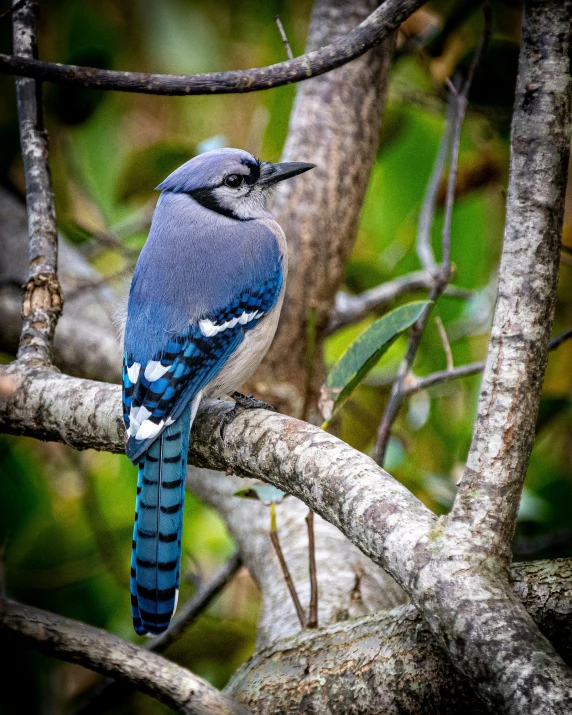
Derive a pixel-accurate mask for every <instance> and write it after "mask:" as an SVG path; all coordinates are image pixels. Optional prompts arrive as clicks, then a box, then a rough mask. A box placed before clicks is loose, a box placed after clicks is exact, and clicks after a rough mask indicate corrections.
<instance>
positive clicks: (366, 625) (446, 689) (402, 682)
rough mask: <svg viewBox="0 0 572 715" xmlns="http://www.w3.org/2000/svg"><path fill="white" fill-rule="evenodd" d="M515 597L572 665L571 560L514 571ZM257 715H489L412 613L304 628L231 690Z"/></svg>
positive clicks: (240, 675)
mask: <svg viewBox="0 0 572 715" xmlns="http://www.w3.org/2000/svg"><path fill="white" fill-rule="evenodd" d="M511 576H512V581H513V588H514V590H515V593H517V594H518V595H519V597H520V598H521V599H522V601H523V603H524V605H525V607H526V609H527V610H528V611H529V613H530V614H531V615H533V617H534V619H535V621H536V623H537V625H538V626H539V627H540V628H542V630H543V631H544V632H545V633H547V634H548V633H550V634H551V639H552V640H553V643H554V645H555V646H556V647H557V649H558V650H559V652H560V654H561V655H562V656H563V657H564V659H565V660H566V662H567V663H569V664H570V663H572V618H571V616H572V600H571V597H572V561H571V560H570V559H562V560H559V561H552V562H550V561H540V562H536V563H531V564H517V565H516V566H514V567H513V569H512V573H511ZM226 692H227V694H228V695H230V697H232V698H235V699H236V700H238V702H241V703H243V704H244V705H246V706H247V707H248V709H249V711H250V712H252V713H266V712H268V710H269V707H270V704H271V706H272V709H273V710H274V711H276V712H280V713H300V712H305V713H320V715H324V714H326V713H344V715H349V714H352V715H353V714H355V715H357V714H358V713H360V714H365V713H367V714H368V715H373V714H374V713H383V715H401V714H402V713H415V715H434V714H435V713H439V715H457V713H459V712H461V710H462V712H463V713H464V715H485V713H488V712H490V711H489V710H488V709H487V708H486V706H485V705H484V704H483V702H482V701H481V700H480V698H478V697H477V695H476V694H475V692H474V690H473V689H472V688H471V687H470V685H469V684H468V682H467V679H466V678H465V677H464V676H463V675H461V673H459V671H458V670H456V669H455V668H454V667H453V665H452V664H451V661H450V660H449V658H447V656H446V654H445V652H444V650H443V649H442V648H441V647H440V646H439V645H438V643H437V642H436V640H435V638H434V637H433V635H432V634H431V632H430V631H429V629H428V628H427V626H426V625H425V624H424V623H423V620H422V619H421V617H420V616H419V613H418V612H417V611H416V609H415V608H414V607H413V606H410V605H409V606H400V607H399V608H395V609H393V610H392V611H389V612H386V613H379V614H376V615H374V616H368V617H366V618H360V619H357V620H352V621H349V622H345V623H338V624H332V625H330V626H328V627H326V628H323V629H321V630H319V631H305V632H303V633H300V634H298V635H296V636H294V637H291V638H288V639H283V640H280V641H278V642H276V643H274V644H273V645H272V646H271V647H269V648H266V649H264V650H262V651H259V652H257V653H256V654H255V655H254V656H252V658H250V660H249V661H248V662H247V663H245V664H244V665H243V666H242V667H241V668H240V669H239V670H238V671H237V673H236V674H235V675H234V677H233V678H232V680H231V682H230V683H229V685H228V686H227V688H226Z"/></svg>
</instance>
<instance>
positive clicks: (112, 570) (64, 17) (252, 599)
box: [0, 0, 572, 715]
mask: <svg viewBox="0 0 572 715" xmlns="http://www.w3.org/2000/svg"><path fill="white" fill-rule="evenodd" d="M8 6H9V5H8V3H7V2H6V1H5V0H4V1H3V3H1V4H0V11H4V10H5V9H8ZM310 11H311V2H310V1H309V0H291V1H290V2H279V1H277V0H266V1H265V2H256V1H255V0H243V2H240V3H238V2H213V0H209V1H208V2H207V1H206V0H204V1H196V0H162V2H160V3H157V2H153V1H152V0H123V1H122V2H121V3H117V2H112V1H111V0H85V1H84V2H81V3H78V2H75V1H74V0H44V1H43V2H42V3H41V19H40V54H41V58H42V59H46V60H51V61H59V62H65V63H70V64H79V65H88V66H94V67H101V68H110V69H111V68H113V69H123V70H134V71H135V70H140V71H155V72H171V73H186V72H188V73H197V72H209V71H215V70H225V69H239V68H248V67H254V66H262V65H267V64H271V63H274V62H278V61H281V60H282V59H285V50H284V46H283V44H282V41H281V38H280V34H279V32H278V29H277V26H276V24H275V16H276V15H280V17H281V19H282V21H283V24H284V27H285V29H286V32H287V34H288V38H289V40H290V43H291V45H292V49H293V51H294V54H295V55H297V54H301V53H302V52H303V49H304V44H305V37H306V30H307V25H308V19H309V15H310ZM493 14H494V22H493V30H494V33H493V39H492V42H491V45H490V47H489V50H488V53H487V55H486V57H485V58H484V61H483V62H482V64H481V67H480V69H479V71H478V73H477V76H476V78H475V82H474V84H473V88H472V92H471V95H470V100H471V105H470V109H469V112H468V115H467V119H466V122H465V125H464V129H463V135H462V143H461V155H460V164H459V178H458V186H457V198H456V204H455V211H454V216H453V228H452V258H453V262H454V264H455V268H456V275H455V278H454V285H455V286H458V287H460V288H463V289H465V291H466V293H465V294H463V297H448V296H445V297H443V298H442V299H441V300H440V301H439V304H438V306H437V309H436V314H438V315H439V316H440V318H441V319H442V321H443V323H444V325H445V328H446V331H447V334H448V336H449V340H450V343H451V347H452V352H453V357H454V362H455V365H461V364H464V363H467V362H472V361H474V360H480V359H482V358H483V357H484V356H485V354H486V346H487V339H488V330H489V327H490V321H491V315H492V309H493V307H494V299H495V279H496V271H497V266H498V260H499V255H500V248H501V240H502V231H503V221H504V206H505V188H506V185H507V177H508V160H509V144H508V141H509V129H510V113H511V108H512V103H513V98H514V84H515V77H516V67H517V59H518V43H519V35H520V5H519V3H518V2H513V1H510V2H509V1H508V0H507V1H506V2H501V1H500V0H498V1H497V2H493ZM481 30H482V15H481V11H480V4H479V3H478V2H474V1H473V0H454V1H453V0H447V1H445V0H443V1H437V0H436V1H435V2H430V3H428V5H427V6H425V8H423V10H421V11H419V12H418V13H416V14H415V15H414V16H413V17H412V18H411V19H410V20H409V21H408V23H407V24H406V27H405V28H404V31H403V32H402V33H401V35H400V38H399V46H398V50H397V53H396V56H395V60H394V64H393V69H392V74H391V82H390V89H389V96H388V102H387V108H386V113H385V117H384V121H383V128H382V132H381V136H380V145H379V152H378V155H377V159H376V163H375V167H374V170H373V174H372V178H371V184H370V188H369V192H368V196H367V199H366V202H365V205H364V208H363V214H362V219H361V225H360V229H359V235H358V239H357V242H356V245H355V248H354V250H353V253H352V256H351V259H350V261H349V264H348V267H347V273H346V279H345V290H347V291H348V292H352V293H358V292H360V291H362V290H365V289H367V288H371V287H373V286H376V285H378V284H380V283H383V282H385V281H388V280H390V279H392V278H394V277H396V276H399V275H403V274H406V273H408V272H410V271H413V270H418V269H419V262H418V258H417V255H416V252H415V238H416V229H417V221H418V215H419V209H420V205H421V202H422V199H423V194H424V190H425V187H426V184H427V180H428V177H429V174H430V172H431V168H432V163H433V160H434V157H435V154H436V151H437V147H438V144H439V140H440V138H441V134H442V131H443V126H444V115H445V109H446V108H445V102H444V93H443V81H444V80H445V78H447V77H449V76H451V75H452V74H453V73H454V71H455V68H457V67H459V66H463V65H466V64H467V63H468V61H469V60H470V57H471V55H472V52H473V51H474V48H475V46H476V44H477V42H478V39H479V37H480V33H481ZM421 48H422V49H421ZM0 51H1V52H5V53H10V52H11V22H10V19H9V18H7V19H4V20H3V21H2V22H1V23H0ZM294 95H295V88H294V87H283V88H278V89H274V90H271V91H267V92H259V93H254V94H245V95H226V96H225V95H219V96H213V97H190V98H188V97H180V98H179V97H154V96H143V95H136V94H121V93H111V92H96V91H88V90H84V89H82V88H78V87H70V86H64V85H60V86H56V85H45V110H46V124H47V127H48V130H49V132H50V143H51V167H52V173H53V181H54V189H55V196H56V209H57V219H58V227H59V230H60V231H61V233H62V235H63V236H65V238H67V240H68V241H69V242H71V243H72V244H74V245H75V246H76V248H77V249H78V250H80V251H81V252H82V253H83V254H84V255H85V257H86V258H87V259H88V260H89V261H90V262H91V263H92V265H93V266H94V267H95V268H96V269H97V270H98V271H99V272H101V274H102V275H103V276H106V277H107V278H108V283H109V286H110V288H111V289H115V288H119V287H120V286H121V285H122V284H123V283H124V282H125V280H126V277H127V276H128V275H129V273H130V271H131V270H132V267H133V264H134V261H135V260H136V257H137V253H138V251H139V249H140V248H141V246H142V245H143V243H144V241H145V237H146V233H147V229H148V225H149V222H150V217H151V214H152V211H153V207H154V204H155V201H156V199H157V194H156V193H155V192H154V190H153V187H154V186H156V185H157V184H158V183H159V182H160V181H161V180H162V179H163V178H164V177H165V176H166V175H167V174H168V173H169V172H170V171H171V170H173V169H174V168H175V167H176V166H178V165H179V164H181V163H182V162H183V161H186V160H187V159H188V158H190V157H191V156H193V155H195V154H196V153H198V152H200V151H204V150H206V149H211V148H216V147H219V146H225V145H228V146H236V147H242V148H244V149H247V150H248V151H250V152H252V153H254V154H255V155H257V156H259V157H261V158H264V159H267V160H270V161H274V160H277V159H278V158H279V156H280V153H281V149H282V145H283V142H284V140H285V137H286V132H287V126H288V118H289V113H290V108H291V105H292V101H293V98H294ZM0 97H1V102H0V184H1V187H2V190H5V191H8V192H10V193H12V194H14V195H16V196H18V197H23V195H24V183H23V172H22V165H21V159H20V150H19V139H18V126H17V116H16V104H15V93H14V87H13V78H11V77H4V76H2V77H0ZM317 140H319V138H317ZM307 160H308V161H311V160H312V157H307ZM571 190H572V187H571ZM569 193H571V195H570V196H569V197H568V201H567V209H566V217H565V229H564V243H565V244H566V245H567V246H568V250H564V251H563V258H562V267H561V278H560V286H559V291H558V304H557V309H556V322H555V328H554V334H557V333H559V332H561V331H562V330H564V329H565V328H567V327H569V326H571V325H572V292H571V287H572V191H571V192H569ZM443 197H444V187H442V190H441V191H440V199H439V202H440V203H439V206H440V209H439V212H438V215H437V220H436V224H435V226H434V231H433V238H434V245H435V250H436V252H437V255H439V243H440V230H441V226H442V204H443ZM411 297H412V296H407V297H405V298H404V299H403V300H404V301H405V300H410V299H411ZM414 297H419V298H420V297H423V296H422V294H421V293H419V294H417V295H416V296H414ZM72 299H73V298H72ZM376 317H378V316H375V315H374V316H371V318H368V319H367V320H365V321H362V322H361V323H360V324H358V325H355V326H352V327H349V328H346V329H343V330H341V331H339V332H337V333H336V334H334V335H333V336H332V337H331V338H329V340H328V343H327V350H326V357H327V361H328V363H333V362H334V361H335V360H336V359H337V358H338V357H339V356H340V355H341V354H342V353H343V351H344V350H345V349H346V348H347V346H348V345H349V344H350V343H351V341H352V340H353V339H355V337H356V336H357V335H359V334H360V332H362V331H363V330H364V328H365V327H366V326H367V325H368V324H369V323H370V322H372V321H373V320H374V319H375V318H376ZM405 344H406V343H405V338H401V339H400V340H398V341H397V342H396V343H395V344H394V345H393V347H392V348H391V350H390V351H389V353H388V354H387V355H386V356H385V357H384V358H383V360H382V361H381V362H380V364H379V365H378V366H376V368H375V369H374V370H373V371H372V372H371V373H370V375H369V376H368V378H367V381H366V383H365V384H363V385H362V386H361V387H360V388H359V389H358V390H357V391H356V392H355V393H354V395H353V397H352V399H351V400H350V401H349V402H348V403H346V405H345V406H344V407H343V408H342V410H341V412H340V414H339V416H338V417H337V418H336V419H335V421H334V423H333V424H332V429H334V430H335V431H336V432H337V433H338V434H339V435H340V436H341V437H342V438H343V439H344V440H346V441H347V442H349V443H350V444H352V445H353V446H355V447H356V448H358V449H360V450H363V451H365V452H370V451H371V449H372V446H373V440H374V435H375V428H376V425H377V423H378V421H379V419H380V416H381V414H382V410H383V405H384V404H385V401H386V399H387V392H388V388H387V378H388V377H389V376H391V375H392V374H394V373H395V370H396V368H397V365H398V363H399V360H400V358H401V356H402V355H403V353H404V349H405ZM2 359H3V360H4V361H5V362H7V361H9V360H11V359H12V356H10V355H3V356H2ZM445 364H446V363H445V354H444V350H443V347H442V344H441V341H440V338H439V333H438V330H437V327H436V324H435V323H434V322H433V321H430V324H429V326H428V329H427V331H426V333H425V335H424V338H423V341H422V344H421V349H420V352H419V355H418V358H417V360H416V363H415V372H416V374H418V375H425V374H429V373H431V372H434V371H436V370H441V369H444V368H445ZM571 364H572V341H569V342H567V343H565V344H563V345H562V346H561V347H560V348H559V349H558V350H557V351H556V352H554V353H552V354H551V356H550V361H549V365H548V372H547V377H546V382H545V387H544V396H543V399H542V404H541V409H540V416H539V420H538V437H537V441H536V445H535V448H534V451H533V455H532V459H531V462H530V469H529V473H528V477H527V481H526V486H525V490H524V494H523V499H522V504H521V509H520V515H519V524H518V531H517V535H516V538H515V545H514V548H515V556H516V558H518V559H531V558H543V557H555V556H565V555H568V556H570V555H572V510H571V509H570V504H571V503H572V439H571V436H572V407H571V399H572V370H571V368H570V365H571ZM479 381H480V380H479V377H478V376H476V377H471V378H466V379H463V380H457V381H454V382H447V383H444V384H442V385H440V386H437V387H435V388H433V389H432V390H430V391H426V392H422V393H419V394H417V395H416V396H415V397H413V398H412V399H410V400H409V402H408V403H407V405H406V406H405V408H404V409H403V410H402V413H401V415H400V417H399V419H398V421H397V423H396V425H395V430H394V437H393V438H392V440H391V443H390V447H389V452H388V456H387V462H386V467H387V469H388V470H389V471H390V472H391V473H392V474H393V475H394V476H395V477H396V478H397V479H399V480H400V481H402V482H403V483H404V484H405V485H406V486H407V487H408V488H409V489H411V490H412V491H413V492H414V493H415V494H417V495H418V496H419V498H420V499H422V500H423V501H424V502H425V503H426V504H427V505H428V506H430V507H431V508H432V509H433V510H435V511H436V512H438V513H445V512H446V511H447V510H448V508H449V506H450V505H451V503H452V499H453V496H454V490H455V482H456V481H457V480H458V478H459V477H460V475H461V473H462V469H463V465H464V459H465V457H466V454H467V451H468V448H469V444H470V439H471V433H472V425H473V420H474V417H475V412H476V405H477V399H478V390H479ZM0 474H1V476H2V478H1V479H0V541H2V542H3V543H4V569H5V579H6V588H7V593H8V595H10V596H11V597H13V598H16V599H18V600H20V601H22V602H24V603H27V604H32V605H35V606H38V607H41V608H44V609H48V610H51V611H54V612H56V613H60V614H63V615H65V616H68V617H71V618H76V619H79V620H82V621H84V622H86V623H89V624H92V625H95V626H98V627H101V628H105V629H108V630H109V631H111V632H112V633H116V634H118V635H120V636H122V637H124V638H127V639H131V640H134V641H135V640H137V638H136V636H135V634H134V633H133V631H132V627H131V616H130V607H129V589H128V573H129V560H130V550H131V529H132V518H133V506H134V495H135V483H136V474H135V470H134V468H133V467H132V466H131V464H130V463H129V462H128V460H127V459H126V458H124V457H122V456H118V455H110V454H100V453H95V452H85V453H77V452H74V451H73V450H70V449H68V448H66V447H65V446H63V445H60V444H42V443H39V442H36V441H34V440H31V439H27V438H18V437H10V436H2V437H0ZM278 509H279V507H278ZM185 511H186V513H185V530H184V545H183V554H184V556H183V573H184V576H185V577H184V579H183V583H182V592H181V600H182V601H185V600H186V599H187V598H189V597H190V596H191V595H192V594H193V593H194V591H195V590H196V588H197V586H198V585H199V584H200V583H204V582H206V581H208V580H209V578H210V577H212V575H213V574H214V573H215V572H216V571H217V569H218V568H219V567H220V565H221V564H222V563H223V562H224V561H225V560H226V559H227V558H228V557H229V556H230V555H231V554H232V553H233V549H234V547H233V544H232V542H231V540H230V538H229V537H228V535H227V534H226V531H225V527H224V525H223V523H222V522H221V521H220V519H219V518H218V517H217V515H216V514H215V513H214V512H213V511H211V510H209V509H208V508H206V507H205V506H203V505H202V504H201V503H200V502H199V501H198V500H197V499H196V498H195V497H193V495H192V494H188V495H187V500H186V505H185ZM318 578H319V574H318ZM258 608H259V598H258V593H257V589H256V586H255V585H254V583H253V582H252V581H251V579H250V578H249V576H248V574H247V573H246V572H245V571H244V570H241V571H240V572H239V574H238V575H237V576H236V577H235V579H234V580H233V582H232V583H231V584H230V585H229V586H228V587H227V588H226V590H225V591H224V593H223V594H222V595H221V596H220V597H218V598H217V599H216V601H215V602H214V603H213V604H212V605H211V607H210V608H209V609H208V611H207V612H206V613H204V614H203V615H202V616H201V617H200V619H199V621H198V622H197V623H196V624H195V625H194V626H193V627H192V628H191V629H190V630H189V631H188V632H187V634H186V635H185V637H184V638H183V639H181V640H180V641H179V642H178V643H177V644H176V645H175V646H174V647H173V648H171V649H170V650H169V651H168V653H167V655H168V657H170V658H172V659H174V660H176V661H177V662H179V663H181V664H183V665H185V666H186V667H188V668H190V669H191V670H192V671H193V672H195V673H197V674H198V675H200V676H202V677H203V678H206V679H207V680H209V681H210V682H211V683H213V684H214V685H215V686H217V687H222V686H224V684H225V683H226V681H227V680H228V678H229V677H230V675H231V674H232V672H233V671H234V670H235V669H236V668H237V667H238V665H240V663H241V662H243V661H244V660H245V659H246V658H247V657H248V656H249V655H250V654H251V653H252V651H253V649H254V642H255V629H256V621H257V613H258ZM1 647H2V651H3V657H2V660H3V663H4V665H3V675H4V677H3V687H2V692H1V693H0V713H6V715H9V714H10V715H11V714H12V713H42V715H43V714H45V715H49V714H51V713H61V712H66V711H67V709H68V708H69V707H70V703H73V702H74V699H76V698H77V697H78V696H79V695H80V694H81V693H82V692H84V691H85V690H86V689H88V688H89V687H91V686H92V685H93V684H94V683H95V682H96V681H97V680H98V676H96V675H94V674H93V673H90V672H88V671H86V670H84V669H82V668H80V667H79V666H75V665H69V664H65V663H61V662H59V661H56V660H52V659H49V658H45V657H43V656H41V655H38V654H36V653H33V652H31V651H28V650H27V649H24V648H21V647H20V646H18V645H17V644H16V643H15V642H10V643H9V644H8V643H5V644H3V645H2V646H1ZM8 649H9V654H8V653H7V650H8ZM23 672H24V673H25V674H26V687H25V688H22V686H21V682H22V680H21V674H22V673H23ZM70 711H71V710H70ZM167 711H168V709H167V708H165V707H164V706H161V705H160V704H158V703H156V702H155V701H153V700H151V699H149V698H146V697H144V696H142V695H139V694H133V695H128V696H126V697H124V698H122V699H120V700H118V701H117V702H116V703H115V704H114V707H113V708H111V707H110V708H108V709H106V710H105V712H117V713H129V712H133V713H143V714H146V713H149V714H150V715H152V714H153V713H160V712H167Z"/></svg>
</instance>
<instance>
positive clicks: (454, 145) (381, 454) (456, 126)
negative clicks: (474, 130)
mask: <svg viewBox="0 0 572 715" xmlns="http://www.w3.org/2000/svg"><path fill="white" fill-rule="evenodd" d="M483 12H484V19H485V25H484V30H483V34H482V36H481V40H480V42H479V45H478V47H477V49H476V51H475V54H474V56H473V59H472V62H471V66H470V68H469V72H468V74H467V77H466V79H465V81H464V83H463V84H462V87H461V89H460V91H459V92H457V93H455V94H453V93H451V94H450V104H449V106H450V111H449V112H448V113H447V115H448V123H450V126H451V130H450V131H451V161H450V169H449V177H448V181H447V194H446V199H445V217H444V221H443V231H442V236H441V243H442V254H443V255H442V259H441V261H442V262H441V266H440V270H439V273H438V274H437V276H436V277H435V283H434V285H433V287H432V289H431V292H430V294H429V299H430V300H431V301H432V303H431V304H430V305H428V306H427V308H426V309H425V310H424V311H423V313H422V315H421V316H420V318H419V319H418V320H417V322H416V323H415V325H413V327H412V328H411V334H410V337H409V345H408V348H407V353H406V355H405V359H404V360H403V362H402V363H401V366H400V368H399V373H398V376H397V379H396V381H395V383H394V384H393V386H392V389H391V393H390V395H389V401H388V403H387V406H386V408H385V412H384V414H383V417H382V420H381V422H380V425H379V428H378V432H377V439H376V444H375V448H374V458H375V460H376V461H377V463H378V464H383V461H384V459H385V453H386V450H387V445H388V443H389V437H390V435H391V427H392V425H393V423H394V421H395V419H396V417H397V414H398V412H399V409H400V407H401V403H402V402H403V395H404V385H405V379H406V376H407V375H408V373H409V372H410V370H411V366H412V365H413V361H414V359H415V355H416V354H417V350H418V348H419V343H420V342H421V337H422V335H423V331H424V330H425V326H426V325H427V320H428V318H429V314H430V312H431V309H432V306H433V304H434V303H435V301H436V300H437V299H438V298H439V297H440V296H441V295H442V294H443V292H444V290H445V288H446V286H447V284H448V282H449V280H450V277H451V222H452V217H453V203H454V199H455V184H456V180H457V170H458V164H459V147H460V140H461V128H462V126H463V120H464V117H465V112H466V109H467V97H468V94H469V89H470V87H471V83H472V80H473V77H474V74H475V70H476V68H477V65H478V63H479V61H480V59H481V57H482V55H483V52H484V50H485V48H486V46H487V44H488V41H489V38H490V33H491V14H490V6H489V2H488V0H485V2H484V3H483ZM446 131H448V130H446ZM428 189H429V190H431V189H432V186H431V185H430V186H429V187H428ZM435 200H436V195H435V196H434V197H433V201H435ZM429 215H431V212H429Z"/></svg>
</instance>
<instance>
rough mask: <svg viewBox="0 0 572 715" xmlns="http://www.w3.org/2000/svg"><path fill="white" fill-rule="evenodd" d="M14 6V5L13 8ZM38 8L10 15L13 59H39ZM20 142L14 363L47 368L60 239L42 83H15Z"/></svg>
mask: <svg viewBox="0 0 572 715" xmlns="http://www.w3.org/2000/svg"><path fill="white" fill-rule="evenodd" d="M14 4H17V3H14ZM37 11H38V5H37V3H35V2H29V3H27V4H26V5H25V6H23V7H21V8H19V9H18V10H16V11H15V12H14V17H13V23H14V55H15V56H16V58H17V59H21V60H30V61H33V60H32V59H31V58H33V57H35V56H37V51H38V46H37V32H36V15H37ZM16 98H17V101H18V118H19V122H20V142H21V145H22V158H23V162H24V175H25V178H26V204H27V208H28V233H29V237H30V245H29V265H28V279H27V283H26V285H25V287H24V301H23V304H22V317H23V320H24V322H23V325H22V333H21V337H20V346H19V349H18V358H19V359H20V360H23V361H27V362H29V361H31V360H34V361H37V362H40V363H47V364H49V363H51V361H52V341H53V337H54V330H55V327H56V324H57V322H58V318H59V317H60V314H61V312H62V307H63V297H62V291H61V288H60V284H59V281H58V274H57V268H58V239H57V234H56V213H55V208H54V194H53V191H52V180H51V176H50V168H49V165H48V156H49V150H48V133H47V131H46V128H45V127H44V119H43V112H42V90H41V84H40V83H39V82H36V81H35V80H33V79H25V78H23V77H18V78H17V79H16Z"/></svg>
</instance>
